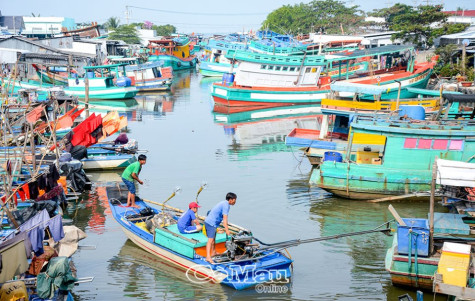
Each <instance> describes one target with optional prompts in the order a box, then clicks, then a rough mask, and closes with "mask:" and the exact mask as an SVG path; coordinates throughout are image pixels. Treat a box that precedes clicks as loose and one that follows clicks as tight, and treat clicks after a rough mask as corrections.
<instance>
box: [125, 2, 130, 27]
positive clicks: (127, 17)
mask: <svg viewBox="0 0 475 301" xmlns="http://www.w3.org/2000/svg"><path fill="white" fill-rule="evenodd" d="M129 18H130V11H129V6H128V5H126V6H125V20H126V21H127V25H129Z"/></svg>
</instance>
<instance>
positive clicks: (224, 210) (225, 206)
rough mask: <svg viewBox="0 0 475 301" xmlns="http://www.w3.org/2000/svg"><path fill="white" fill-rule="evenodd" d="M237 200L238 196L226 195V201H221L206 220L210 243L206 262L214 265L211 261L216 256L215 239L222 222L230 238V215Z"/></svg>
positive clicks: (207, 246)
mask: <svg viewBox="0 0 475 301" xmlns="http://www.w3.org/2000/svg"><path fill="white" fill-rule="evenodd" d="M236 199H237V196H236V194H235V193H232V192H229V193H228V194H226V201H221V202H219V203H218V204H217V205H216V206H214V208H213V209H211V211H210V212H209V213H208V216H207V217H206V219H205V229H206V236H207V237H208V243H207V244H206V261H208V262H209V263H214V262H213V260H212V259H211V256H214V255H216V248H215V241H214V239H215V237H216V230H217V228H218V227H219V225H220V224H221V222H223V226H224V231H225V232H226V235H228V236H230V234H229V228H228V214H229V209H230V208H231V206H233V205H234V204H236Z"/></svg>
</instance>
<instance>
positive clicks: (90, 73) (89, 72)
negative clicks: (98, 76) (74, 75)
mask: <svg viewBox="0 0 475 301" xmlns="http://www.w3.org/2000/svg"><path fill="white" fill-rule="evenodd" d="M86 76H87V78H94V77H95V75H94V71H87V72H86Z"/></svg>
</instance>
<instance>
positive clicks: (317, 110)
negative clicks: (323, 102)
mask: <svg viewBox="0 0 475 301" xmlns="http://www.w3.org/2000/svg"><path fill="white" fill-rule="evenodd" d="M321 112H322V110H321V109H320V107H316V106H315V107H307V108H297V109H282V110H274V111H264V112H256V113H252V114H251V118H266V117H273V116H279V115H290V114H305V113H315V114H320V113H321Z"/></svg>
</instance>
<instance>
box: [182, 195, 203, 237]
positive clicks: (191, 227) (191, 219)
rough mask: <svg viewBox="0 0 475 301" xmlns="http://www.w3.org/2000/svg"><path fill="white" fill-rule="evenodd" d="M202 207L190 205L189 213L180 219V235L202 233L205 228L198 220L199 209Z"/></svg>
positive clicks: (192, 203) (195, 204) (194, 203)
mask: <svg viewBox="0 0 475 301" xmlns="http://www.w3.org/2000/svg"><path fill="white" fill-rule="evenodd" d="M200 207H201V206H199V205H198V203H196V202H191V203H190V204H189V205H188V208H189V209H188V211H186V212H185V213H183V214H182V215H181V216H180V218H179V219H178V223H177V226H178V230H179V231H180V233H183V234H190V233H196V232H199V231H201V229H202V228H203V227H202V226H201V224H200V222H199V221H198V219H197V218H196V213H197V212H198V208H200Z"/></svg>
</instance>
